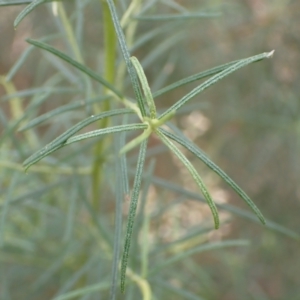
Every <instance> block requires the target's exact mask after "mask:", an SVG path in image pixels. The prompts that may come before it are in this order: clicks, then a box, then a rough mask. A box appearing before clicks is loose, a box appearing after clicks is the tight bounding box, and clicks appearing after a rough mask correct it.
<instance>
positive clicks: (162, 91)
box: [153, 60, 239, 98]
mask: <svg viewBox="0 0 300 300" xmlns="http://www.w3.org/2000/svg"><path fill="white" fill-rule="evenodd" d="M238 61H239V60H235V61H232V62H229V63H226V64H224V65H220V66H217V67H214V68H211V69H209V70H206V71H203V72H200V73H197V74H194V75H191V76H189V77H186V78H183V79H181V80H178V81H176V82H174V83H172V84H170V85H168V86H166V87H164V88H162V89H160V90H158V91H156V92H154V93H153V97H154V98H156V97H159V96H161V95H163V94H165V93H168V92H170V91H172V90H174V89H177V88H179V87H181V86H183V85H185V84H188V83H191V82H194V81H197V80H200V79H202V78H205V77H209V76H212V75H215V74H218V73H220V72H221V71H223V70H225V69H227V68H228V67H230V66H232V65H234V64H236V63H237V62H238Z"/></svg>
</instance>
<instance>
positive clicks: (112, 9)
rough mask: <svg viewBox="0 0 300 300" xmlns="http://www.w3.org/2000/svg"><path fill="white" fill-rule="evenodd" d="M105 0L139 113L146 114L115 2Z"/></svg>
mask: <svg viewBox="0 0 300 300" xmlns="http://www.w3.org/2000/svg"><path fill="white" fill-rule="evenodd" d="M106 1H107V4H108V6H109V10H110V13H111V17H112V20H113V23H114V26H115V30H116V34H117V37H118V41H119V44H120V48H121V51H122V54H123V57H124V60H125V63H126V66H127V71H128V73H129V76H130V80H131V84H132V87H133V90H134V94H135V97H136V99H137V102H138V106H139V109H140V111H141V114H142V116H143V117H144V116H146V109H145V105H144V102H143V97H142V93H141V89H140V86H139V82H138V78H137V76H136V73H135V71H134V68H133V65H132V63H131V61H130V56H131V55H130V53H129V50H128V47H127V44H126V39H125V36H124V33H123V30H122V27H121V24H120V21H119V18H118V15H117V11H116V7H115V4H114V2H113V1H112V0H106Z"/></svg>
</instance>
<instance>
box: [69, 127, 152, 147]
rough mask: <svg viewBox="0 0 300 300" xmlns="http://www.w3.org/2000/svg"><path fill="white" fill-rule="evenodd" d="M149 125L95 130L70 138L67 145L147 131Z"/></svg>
mask: <svg viewBox="0 0 300 300" xmlns="http://www.w3.org/2000/svg"><path fill="white" fill-rule="evenodd" d="M146 127H147V125H145V124H141V123H136V124H128V125H118V126H112V127H108V128H103V129H97V130H93V131H90V132H87V133H83V134H79V135H76V136H74V137H71V138H69V139H68V140H67V141H66V145H69V144H73V143H75V142H79V141H82V140H86V139H89V138H93V137H98V136H101V135H103V134H110V133H117V132H123V131H131V130H142V129H145V128H146Z"/></svg>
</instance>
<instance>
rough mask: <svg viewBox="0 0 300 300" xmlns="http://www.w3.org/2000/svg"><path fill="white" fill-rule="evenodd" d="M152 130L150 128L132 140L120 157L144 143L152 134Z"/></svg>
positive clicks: (122, 150)
mask: <svg viewBox="0 0 300 300" xmlns="http://www.w3.org/2000/svg"><path fill="white" fill-rule="evenodd" d="M151 132H152V131H151V128H150V127H148V128H147V129H146V130H145V131H144V132H143V133H142V134H140V135H139V136H137V137H136V138H134V139H133V140H131V141H130V142H129V143H128V144H126V145H125V146H124V147H123V148H122V149H121V150H120V155H122V154H125V153H126V152H128V151H130V150H131V149H133V148H135V147H136V146H138V145H139V144H140V143H141V142H142V141H144V140H145V139H147V138H148V137H149V136H150V134H151Z"/></svg>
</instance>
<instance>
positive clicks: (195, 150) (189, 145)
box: [161, 129, 266, 224]
mask: <svg viewBox="0 0 300 300" xmlns="http://www.w3.org/2000/svg"><path fill="white" fill-rule="evenodd" d="M161 131H162V132H163V133H164V134H165V135H166V136H167V137H169V138H170V139H172V140H174V141H176V142H177V143H179V144H180V145H182V146H183V147H185V148H186V149H188V150H189V151H191V152H192V153H193V154H194V155H196V156H197V157H198V158H199V159H200V160H202V161H203V162H204V163H205V164H206V165H207V166H208V167H209V168H210V169H211V170H213V171H214V172H215V173H217V174H218V175H219V176H220V177H221V178H222V179H223V180H224V181H225V182H226V183H227V184H228V185H229V186H230V187H231V188H232V189H233V190H234V191H235V192H236V193H237V194H238V195H239V196H240V197H241V198H242V199H243V200H244V201H245V202H246V203H247V204H248V205H249V207H250V208H251V209H252V210H253V212H254V213H255V214H256V215H257V217H258V218H259V220H260V221H261V222H262V223H263V224H265V223H266V221H265V218H264V216H263V215H262V213H261V212H260V210H259V209H258V208H257V206H256V205H255V204H254V203H253V201H252V200H251V199H250V198H249V196H248V195H247V194H246V193H245V192H244V191H243V190H242V189H241V188H240V187H239V186H238V185H237V184H236V183H235V182H234V181H233V180H232V179H231V178H230V177H229V176H228V175H227V174H226V173H225V172H224V171H223V170H222V169H220V168H219V167H218V166H217V165H216V164H215V163H214V162H212V161H211V160H210V159H209V158H208V157H207V156H206V155H205V153H204V152H203V151H202V150H200V149H199V148H198V147H197V146H196V145H195V144H194V143H192V142H191V141H189V140H188V139H187V138H186V137H183V136H182V137H179V136H178V135H174V134H172V133H170V132H168V131H167V130H164V129H161Z"/></svg>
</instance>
